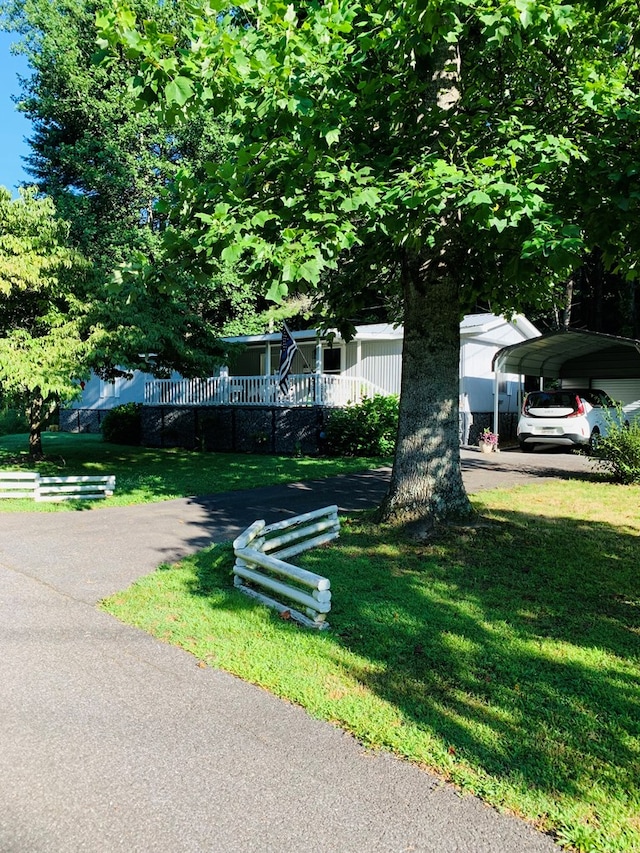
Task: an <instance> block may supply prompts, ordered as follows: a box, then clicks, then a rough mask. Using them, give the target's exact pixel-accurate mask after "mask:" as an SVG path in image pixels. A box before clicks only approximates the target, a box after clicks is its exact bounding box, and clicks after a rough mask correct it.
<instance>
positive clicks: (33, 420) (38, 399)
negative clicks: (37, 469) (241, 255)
mask: <svg viewBox="0 0 640 853" xmlns="http://www.w3.org/2000/svg"><path fill="white" fill-rule="evenodd" d="M26 410H27V417H28V419H29V458H30V459H31V460H34V461H35V460H38V459H42V458H43V457H44V453H43V450H42V428H43V426H44V421H45V420H46V414H45V412H46V411H47V409H46V406H45V401H44V400H43V398H42V396H41V395H39V394H34V395H33V396H32V397H31V399H30V400H29V403H28V405H27V407H26Z"/></svg>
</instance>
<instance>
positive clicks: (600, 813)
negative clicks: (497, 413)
mask: <svg viewBox="0 0 640 853" xmlns="http://www.w3.org/2000/svg"><path fill="white" fill-rule="evenodd" d="M473 501H474V504H475V506H476V507H477V508H478V510H479V511H480V512H481V513H482V514H483V515H484V517H485V523H484V524H483V525H481V526H479V527H478V528H477V529H475V530H469V531H467V532H465V533H463V534H462V535H456V536H451V537H449V538H445V539H443V540H442V541H440V542H438V543H435V544H431V545H425V544H422V545H415V544H408V543H406V542H402V541H401V540H399V538H398V537H397V536H396V534H395V532H394V531H393V530H391V529H388V528H387V529H383V530H380V529H379V528H375V527H374V526H372V525H371V524H370V523H369V522H368V520H367V516H364V517H362V518H360V519H356V518H351V519H347V520H345V521H344V523H343V530H342V535H341V538H340V539H339V540H338V541H337V543H335V544H332V545H331V546H328V547H326V548H321V549H318V550H316V551H311V552H308V553H307V554H305V555H304V556H303V557H301V558H300V563H301V564H302V565H304V566H305V567H307V568H310V569H312V570H313V571H316V572H318V573H320V574H324V575H326V576H328V577H330V578H331V585H332V590H333V591H334V598H333V602H332V611H331V615H330V622H331V626H332V630H331V631H329V632H326V633H325V632H323V633H320V634H318V633H317V632H310V631H306V630H303V629H300V628H298V627H296V626H295V625H294V624H292V623H291V622H290V621H287V620H283V619H282V618H279V617H278V616H277V615H275V614H274V613H273V612H272V611H270V610H267V609H266V608H265V607H263V606H261V605H258V604H256V603H255V602H252V601H250V600H248V599H246V598H245V597H244V596H242V595H239V594H238V593H237V592H236V591H234V589H233V585H232V582H231V568H232V563H233V559H232V553H231V549H230V546H228V545H223V546H215V547H212V548H209V549H207V550H205V551H202V552H200V553H198V554H196V555H194V556H192V557H189V558H186V559H184V560H182V561H181V562H180V563H178V564H176V565H173V566H169V565H165V566H161V567H160V568H159V569H158V570H157V571H156V572H154V573H152V574H151V575H148V576H147V577H145V578H142V579H141V580H140V581H138V582H137V583H135V584H134V585H133V586H131V587H130V588H129V589H128V590H126V591H123V592H121V593H118V594H116V595H114V596H112V597H111V598H109V599H108V600H106V601H105V602H103V604H102V607H103V608H104V609H105V610H107V611H108V612H110V613H112V614H113V615H114V616H116V617H117V618H119V619H121V620H122V621H125V622H128V623H130V624H133V625H136V626H138V627H139V628H142V629H143V630H145V631H148V632H149V633H151V634H153V635H154V636H156V637H158V638H160V639H162V640H163V641H166V642H168V643H173V644H176V645H178V646H181V647H182V648H184V649H186V650H187V651H189V652H191V653H192V654H193V655H194V656H195V657H196V658H197V659H198V661H200V663H201V665H202V664H206V665H210V666H214V667H217V668H221V669H224V670H227V671H228V672H231V673H233V674H234V675H237V676H239V677H241V678H243V679H245V680H247V681H250V682H253V683H255V684H258V685H260V686H262V687H264V688H266V689H268V690H269V691H271V692H272V693H274V694H276V695H278V696H280V697H282V698H285V699H287V700H289V701H292V702H295V703H296V704H299V705H301V706H302V707H304V708H305V709H306V710H307V711H308V712H309V713H310V714H311V715H313V716H314V717H318V718H320V719H324V720H328V721H331V722H333V723H334V724H336V725H339V726H341V727H343V728H344V729H346V730H348V731H350V732H351V733H352V734H354V735H355V737H356V738H358V739H359V740H360V741H362V742H363V743H364V744H366V745H367V746H369V747H372V748H383V749H388V750H390V751H392V752H394V753H395V754H397V755H400V756H402V757H404V758H406V759H409V760H410V761H413V762H416V763H418V764H420V765H422V766H425V767H428V768H430V769H432V770H435V771H436V772H437V773H438V774H440V775H441V776H442V777H444V778H446V779H448V780H449V781H451V782H453V783H454V784H456V785H458V786H459V787H460V788H461V789H462V790H463V791H466V792H472V793H475V794H477V795H478V796H480V797H481V798H483V799H484V800H485V801H486V802H487V803H489V804H491V805H493V806H495V807H496V808H498V809H501V810H506V811H510V812H512V813H515V814H517V815H520V816H521V817H524V818H525V819H527V820H529V821H530V822H532V823H533V824H534V825H536V826H537V827H538V828H539V829H541V830H544V831H548V832H551V833H552V834H553V835H554V837H555V838H556V840H557V841H558V842H559V843H561V844H563V845H565V846H567V847H572V848H574V849H577V850H580V851H587V852H588V853H614V851H615V853H631V851H637V850H640V817H639V816H640V790H639V785H640V782H639V780H640V715H639V714H638V708H639V707H640V654H639V650H640V643H639V637H640V591H639V589H638V584H639V576H638V571H637V567H638V564H639V562H640V560H639V559H638V556H639V554H640V510H639V509H638V507H639V506H640V487H638V486H614V485H612V484H607V483H594V482H580V481H576V480H572V481H570V482H569V481H556V482H552V483H545V484H538V485H532V486H521V487H518V488H514V489H510V490H504V491H498V490H495V491H489V492H483V493H481V494H480V495H476V496H474V497H473Z"/></svg>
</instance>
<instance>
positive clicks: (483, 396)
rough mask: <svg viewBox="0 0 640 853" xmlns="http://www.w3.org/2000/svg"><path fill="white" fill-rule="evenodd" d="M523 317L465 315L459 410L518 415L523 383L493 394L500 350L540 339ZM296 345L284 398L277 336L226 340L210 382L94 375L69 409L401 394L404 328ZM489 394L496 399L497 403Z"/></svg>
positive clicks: (322, 401)
mask: <svg viewBox="0 0 640 853" xmlns="http://www.w3.org/2000/svg"><path fill="white" fill-rule="evenodd" d="M539 334H540V333H539V331H538V330H537V329H536V328H535V326H533V324H532V323H530V322H529V321H528V320H527V319H526V317H524V316H522V315H516V316H515V317H513V318H512V319H510V320H507V319H505V318H504V317H499V316H496V315H494V314H469V315H467V316H465V317H464V319H463V320H462V322H461V324H460V404H461V411H463V412H467V413H470V412H471V413H473V412H493V411H494V408H496V406H497V408H498V410H499V411H500V412H516V411H517V407H518V399H519V388H520V376H519V375H517V374H513V375H511V374H504V375H503V376H501V381H500V384H499V386H497V389H496V388H495V387H494V374H493V367H492V360H493V358H494V356H495V354H496V353H497V352H498V351H499V350H500V349H501V348H503V347H505V346H509V345H512V344H516V343H520V342H522V341H526V340H529V339H531V338H533V337H537V336H539ZM292 337H293V339H294V340H295V342H296V344H297V347H298V349H297V352H296V353H295V356H294V359H293V363H292V368H291V374H290V376H289V391H288V393H287V394H283V393H282V391H281V390H280V387H279V384H278V375H277V374H278V368H279V361H280V345H281V334H280V333H279V332H278V333H273V334H264V335H245V336H240V337H234V338H228V339H226V340H227V341H228V343H229V344H232V345H235V346H236V347H237V348H238V353H237V355H236V356H235V357H234V358H233V360H232V361H231V362H230V364H229V365H228V367H224V368H221V370H220V373H219V375H218V376H215V377H210V378H208V379H196V380H193V379H184V378H183V377H181V376H179V375H178V374H174V375H173V376H172V377H171V378H169V379H156V378H154V377H153V376H152V375H150V374H146V373H142V372H138V371H136V372H135V373H134V374H133V376H132V377H131V378H126V377H120V378H118V379H116V380H115V381H113V382H105V381H103V380H101V379H99V378H98V377H96V376H94V377H92V378H91V380H90V381H89V382H87V383H86V385H85V387H84V388H83V392H82V395H81V397H79V398H78V399H77V400H75V401H74V403H73V404H72V408H73V409H74V410H87V409H90V410H93V411H104V410H107V409H110V408H113V407H114V406H117V405H121V404H123V403H128V402H138V403H146V404H148V405H168V406H212V405H214V406H215V405H232V406H233V405H238V406H265V405H268V406H278V407H291V406H309V405H322V406H325V407H333V406H343V405H346V404H347V403H348V402H359V401H360V400H361V399H362V398H363V397H364V396H371V395H372V394H375V393H379V394H387V395H388V394H399V393H400V381H401V370H402V340H403V329H402V326H393V325H391V324H388V323H384V324H375V325H365V326H358V327H357V328H356V335H355V337H354V339H353V340H351V341H348V342H347V341H345V340H344V339H343V338H342V337H341V336H340V335H339V334H337V333H335V335H334V336H333V337H332V336H330V335H328V334H327V335H321V334H319V333H318V332H317V331H315V330H308V331H300V332H293V333H292ZM494 394H497V397H496V399H494Z"/></svg>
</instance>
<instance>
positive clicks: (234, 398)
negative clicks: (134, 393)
mask: <svg viewBox="0 0 640 853" xmlns="http://www.w3.org/2000/svg"><path fill="white" fill-rule="evenodd" d="M288 381H289V391H288V393H287V394H283V393H282V392H281V391H280V386H279V384H278V377H277V376H214V377H211V378H210V379H180V380H178V381H176V382H174V381H172V380H171V379H155V380H152V381H151V382H147V383H146V384H145V389H144V402H145V404H146V405H167V406H282V407H290V406H329V407H335V406H346V405H347V403H360V402H362V400H363V398H364V397H373V396H374V394H385V393H386V392H385V391H383V390H382V388H378V387H377V386H376V385H374V384H373V383H372V382H369V381H368V380H366V379H359V378H358V377H353V376H332V375H330V374H326V373H303V374H290V375H289V377H288Z"/></svg>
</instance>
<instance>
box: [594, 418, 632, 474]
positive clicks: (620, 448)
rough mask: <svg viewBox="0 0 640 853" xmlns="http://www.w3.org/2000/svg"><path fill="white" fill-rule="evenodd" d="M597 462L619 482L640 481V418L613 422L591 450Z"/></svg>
mask: <svg viewBox="0 0 640 853" xmlns="http://www.w3.org/2000/svg"><path fill="white" fill-rule="evenodd" d="M591 455H592V457H593V458H594V459H595V460H596V463H597V464H598V465H599V467H600V468H602V469H603V470H604V471H606V472H607V473H608V474H610V475H611V477H612V478H613V479H614V480H615V481H616V482H618V483H625V484H627V485H628V484H630V483H640V420H635V421H633V422H632V423H631V424H626V423H625V421H624V415H622V416H621V421H620V424H618V423H611V424H609V427H608V435H606V436H602V437H600V438H599V439H598V441H597V443H596V444H595V446H594V447H593V448H592V450H591Z"/></svg>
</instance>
